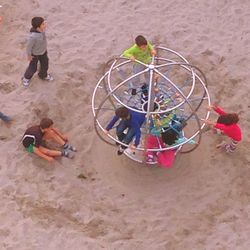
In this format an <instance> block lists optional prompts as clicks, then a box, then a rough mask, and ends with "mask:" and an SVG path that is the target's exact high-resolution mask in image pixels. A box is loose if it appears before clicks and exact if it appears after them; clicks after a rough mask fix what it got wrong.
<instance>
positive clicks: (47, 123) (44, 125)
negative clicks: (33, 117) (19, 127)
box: [40, 118, 53, 129]
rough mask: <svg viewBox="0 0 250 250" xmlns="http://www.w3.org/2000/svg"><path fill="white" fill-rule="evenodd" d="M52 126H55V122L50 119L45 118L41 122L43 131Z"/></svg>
mask: <svg viewBox="0 0 250 250" xmlns="http://www.w3.org/2000/svg"><path fill="white" fill-rule="evenodd" d="M51 125H53V121H52V120H51V119H49V118H43V119H42V120H41V122H40V127H41V129H45V128H49V127H50V126H51Z"/></svg>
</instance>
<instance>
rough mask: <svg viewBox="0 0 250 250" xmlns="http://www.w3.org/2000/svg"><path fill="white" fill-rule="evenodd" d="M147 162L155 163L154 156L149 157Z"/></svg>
mask: <svg viewBox="0 0 250 250" xmlns="http://www.w3.org/2000/svg"><path fill="white" fill-rule="evenodd" d="M146 162H147V163H149V164H151V163H153V162H154V156H153V155H147V158H146Z"/></svg>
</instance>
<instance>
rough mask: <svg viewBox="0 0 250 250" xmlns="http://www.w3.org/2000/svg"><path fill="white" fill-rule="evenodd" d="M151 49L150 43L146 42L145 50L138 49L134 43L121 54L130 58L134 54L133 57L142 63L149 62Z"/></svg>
mask: <svg viewBox="0 0 250 250" xmlns="http://www.w3.org/2000/svg"><path fill="white" fill-rule="evenodd" d="M152 49H153V46H152V44H150V43H149V42H148V45H147V48H146V49H145V50H143V49H140V48H139V47H138V46H137V45H136V44H134V45H133V46H132V47H130V48H129V49H127V50H125V51H124V52H123V53H122V55H123V56H124V57H127V58H130V57H131V56H134V57H135V59H137V60H138V61H141V62H143V63H147V64H148V63H150V62H151V51H152Z"/></svg>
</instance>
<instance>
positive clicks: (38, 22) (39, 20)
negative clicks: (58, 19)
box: [31, 16, 44, 29]
mask: <svg viewBox="0 0 250 250" xmlns="http://www.w3.org/2000/svg"><path fill="white" fill-rule="evenodd" d="M43 22H44V19H43V18H42V17H38V16H36V17H33V18H32V20H31V25H32V27H33V28H34V29H37V28H39V27H40V26H41V24H42V23H43Z"/></svg>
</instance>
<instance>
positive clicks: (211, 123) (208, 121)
mask: <svg viewBox="0 0 250 250" xmlns="http://www.w3.org/2000/svg"><path fill="white" fill-rule="evenodd" d="M204 122H205V123H206V124H208V125H212V126H215V124H216V123H215V122H213V121H211V120H204Z"/></svg>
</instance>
